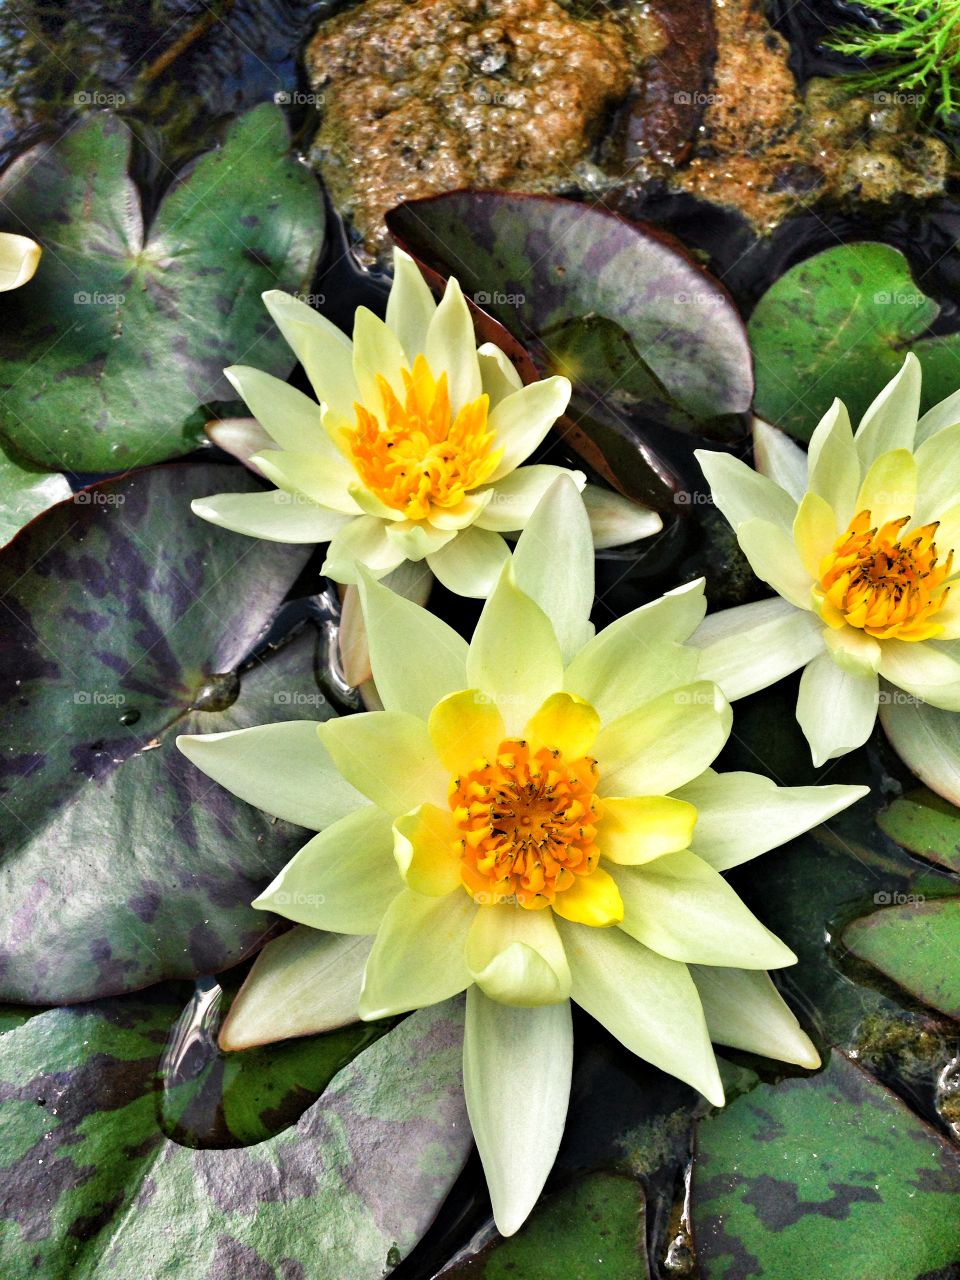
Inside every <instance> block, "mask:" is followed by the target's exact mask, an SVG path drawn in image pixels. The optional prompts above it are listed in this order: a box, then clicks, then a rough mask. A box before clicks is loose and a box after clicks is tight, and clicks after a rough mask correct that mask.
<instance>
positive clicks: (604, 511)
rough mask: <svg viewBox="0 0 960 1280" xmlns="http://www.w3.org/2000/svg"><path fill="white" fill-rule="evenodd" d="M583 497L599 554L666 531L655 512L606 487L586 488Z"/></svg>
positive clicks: (595, 485)
mask: <svg viewBox="0 0 960 1280" xmlns="http://www.w3.org/2000/svg"><path fill="white" fill-rule="evenodd" d="M581 497H582V498H583V505H584V506H585V507H586V508H587V515H588V516H589V518H590V532H591V533H592V534H593V545H594V547H595V549H596V550H597V551H604V550H605V549H606V548H607V547H623V546H626V545H627V544H628V543H630V542H636V541H637V540H638V539H640V538H651V537H653V535H654V534H655V533H659V532H660V530H661V529H662V528H663V521H662V520H661V519H660V517H659V516H658V515H657V513H656V511H651V510H650V508H649V507H644V506H642V505H641V503H639V502H632V501H631V500H630V499H629V498H624V497H623V495H622V494H619V493H614V492H613V490H612V489H606V488H604V486H603V485H599V484H588V485H586V486H585V487H584V490H583V493H582V494H581Z"/></svg>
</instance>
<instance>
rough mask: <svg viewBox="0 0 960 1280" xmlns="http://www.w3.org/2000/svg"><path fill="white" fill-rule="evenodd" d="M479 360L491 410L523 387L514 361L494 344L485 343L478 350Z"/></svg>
mask: <svg viewBox="0 0 960 1280" xmlns="http://www.w3.org/2000/svg"><path fill="white" fill-rule="evenodd" d="M477 359H478V360H479V362H480V380H481V382H482V384H483V389H484V391H485V392H486V394H487V395H488V396H489V397H490V408H491V409H493V408H495V407H496V405H498V404H499V403H500V401H501V400H506V398H507V396H511V395H513V393H514V391H519V390H520V388H521V387H522V386H523V379H522V378H521V377H520V375H519V373H517V370H516V368H515V366H514V364H513V361H512V360H511V359H510V357H509V356H508V355H507V353H506V352H505V351H502V350H501V349H500V348H499V347H498V346H496V345H495V344H494V343H493V342H484V343H482V344H481V345H480V346H479V347H478V348H477Z"/></svg>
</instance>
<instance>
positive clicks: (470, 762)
mask: <svg viewBox="0 0 960 1280" xmlns="http://www.w3.org/2000/svg"><path fill="white" fill-rule="evenodd" d="M429 728H430V738H431V740H432V742H433V748H434V750H435V751H436V753H437V758H438V759H439V760H440V762H441V763H442V765H443V767H444V768H445V769H446V770H447V772H448V773H449V774H450V776H451V777H457V776H458V775H459V774H461V773H466V772H468V770H470V769H472V768H473V767H474V766H475V764H476V762H477V760H479V759H486V760H492V759H493V758H494V757H495V756H496V754H497V750H498V748H499V746H500V743H501V742H502V741H503V739H504V738H505V737H506V729H505V727H504V723H503V716H502V715H501V713H500V710H499V708H498V707H497V705H496V703H495V702H494V701H493V700H492V699H491V698H490V697H489V695H488V694H485V693H481V692H480V691H479V689H462V690H460V692H458V693H452V694H450V695H449V696H448V697H446V698H444V699H443V700H442V701H441V702H438V703H437V705H436V706H435V707H434V708H433V710H432V711H431V712H430V719H429Z"/></svg>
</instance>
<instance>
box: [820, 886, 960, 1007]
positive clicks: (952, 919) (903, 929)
mask: <svg viewBox="0 0 960 1280" xmlns="http://www.w3.org/2000/svg"><path fill="white" fill-rule="evenodd" d="M887 896H888V897H890V896H891V895H887ZM901 897H902V898H906V899H907V901H900V898H901ZM911 898H914V899H917V900H910V899H911ZM893 902H894V903H895V905H892V906H887V907H883V908H882V909H881V910H880V911H874V912H872V913H871V914H870V915H868V916H864V917H863V918H862V919H860V920H854V921H853V923H852V924H849V925H848V926H847V928H846V929H845V930H844V934H843V942H844V945H845V946H846V947H848V948H849V950H850V951H852V952H853V954H854V955H855V956H859V958H860V959H861V960H866V961H867V962H868V963H869V964H872V965H873V967H874V968H875V969H879V970H880V972H881V973H885V974H886V975H887V977H888V978H892V979H893V981H894V982H896V983H897V985H898V986H901V987H903V988H904V990H905V991H909V992H910V993H911V995H914V996H916V997H917V999H918V1000H920V1001H921V1003H923V1004H927V1005H930V1007H931V1008H933V1009H939V1010H940V1011H941V1013H946V1014H949V1015H950V1017H952V1018H960V965H958V964H957V956H958V955H960V901H957V900H947V901H943V902H936V901H935V902H927V901H925V900H924V898H923V896H922V895H919V894H918V895H906V894H904V895H897V896H896V897H894V898H893Z"/></svg>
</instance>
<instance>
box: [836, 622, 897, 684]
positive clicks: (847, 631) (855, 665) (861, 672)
mask: <svg viewBox="0 0 960 1280" xmlns="http://www.w3.org/2000/svg"><path fill="white" fill-rule="evenodd" d="M823 642H824V644H825V646H826V649H827V652H828V653H829V654H830V656H831V657H832V658H833V660H834V662H835V663H836V664H837V666H838V667H843V669H844V671H850V672H852V673H853V674H854V675H855V676H871V675H876V674H877V672H878V671H879V670H880V655H881V652H882V647H881V644H880V641H879V640H875V639H874V637H873V636H869V635H867V633H866V632H865V631H860V630H859V628H857V627H848V626H842V627H837V628H833V627H825V628H824V631H823ZM885 643H886V642H885Z"/></svg>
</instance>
